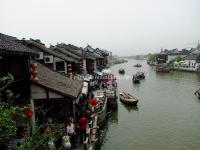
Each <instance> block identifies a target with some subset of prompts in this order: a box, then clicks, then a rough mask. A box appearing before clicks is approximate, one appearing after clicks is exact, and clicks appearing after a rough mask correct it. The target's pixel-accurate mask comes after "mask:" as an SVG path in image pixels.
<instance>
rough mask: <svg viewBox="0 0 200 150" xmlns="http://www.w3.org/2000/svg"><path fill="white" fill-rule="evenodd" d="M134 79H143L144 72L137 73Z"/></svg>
mask: <svg viewBox="0 0 200 150" xmlns="http://www.w3.org/2000/svg"><path fill="white" fill-rule="evenodd" d="M136 77H137V78H138V79H140V80H142V79H145V74H144V72H137V73H136Z"/></svg>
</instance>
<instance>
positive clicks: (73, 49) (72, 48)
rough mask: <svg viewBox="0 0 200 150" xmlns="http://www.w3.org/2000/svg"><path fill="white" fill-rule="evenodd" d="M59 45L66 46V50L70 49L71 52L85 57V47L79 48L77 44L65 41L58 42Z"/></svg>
mask: <svg viewBox="0 0 200 150" xmlns="http://www.w3.org/2000/svg"><path fill="white" fill-rule="evenodd" d="M57 46H58V47H62V48H64V49H65V50H66V51H69V52H70V53H72V54H74V55H77V56H79V57H80V58H82V57H83V49H82V48H79V47H77V46H74V45H72V44H68V45H67V44H65V43H60V44H57Z"/></svg>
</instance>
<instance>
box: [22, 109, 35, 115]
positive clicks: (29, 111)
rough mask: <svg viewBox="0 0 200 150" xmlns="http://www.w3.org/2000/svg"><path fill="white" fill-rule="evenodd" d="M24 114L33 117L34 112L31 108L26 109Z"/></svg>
mask: <svg viewBox="0 0 200 150" xmlns="http://www.w3.org/2000/svg"><path fill="white" fill-rule="evenodd" d="M23 114H24V115H25V116H26V117H31V116H32V115H33V111H32V110H31V109H30V108H26V109H24V110H23Z"/></svg>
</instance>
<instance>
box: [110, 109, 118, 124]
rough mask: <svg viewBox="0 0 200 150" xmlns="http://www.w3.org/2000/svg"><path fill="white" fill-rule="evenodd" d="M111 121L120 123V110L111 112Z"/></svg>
mask: <svg viewBox="0 0 200 150" xmlns="http://www.w3.org/2000/svg"><path fill="white" fill-rule="evenodd" d="M109 121H110V122H112V123H115V124H118V111H117V110H116V111H112V112H111V115H110V118H109Z"/></svg>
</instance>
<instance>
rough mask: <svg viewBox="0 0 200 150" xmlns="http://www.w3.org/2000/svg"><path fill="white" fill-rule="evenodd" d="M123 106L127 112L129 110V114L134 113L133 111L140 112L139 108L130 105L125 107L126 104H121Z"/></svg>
mask: <svg viewBox="0 0 200 150" xmlns="http://www.w3.org/2000/svg"><path fill="white" fill-rule="evenodd" d="M121 104H122V105H123V107H125V108H126V110H127V111H128V112H132V111H136V112H138V111H139V108H138V106H128V105H125V104H123V103H121Z"/></svg>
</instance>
